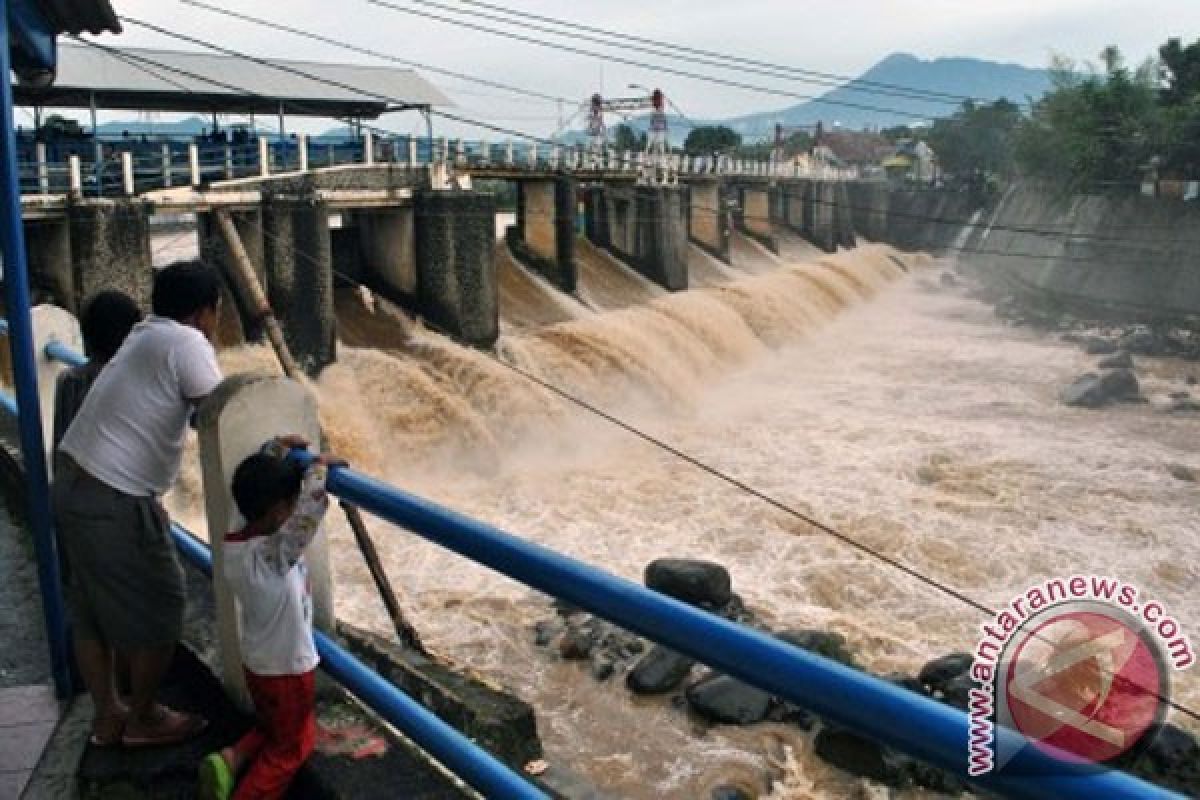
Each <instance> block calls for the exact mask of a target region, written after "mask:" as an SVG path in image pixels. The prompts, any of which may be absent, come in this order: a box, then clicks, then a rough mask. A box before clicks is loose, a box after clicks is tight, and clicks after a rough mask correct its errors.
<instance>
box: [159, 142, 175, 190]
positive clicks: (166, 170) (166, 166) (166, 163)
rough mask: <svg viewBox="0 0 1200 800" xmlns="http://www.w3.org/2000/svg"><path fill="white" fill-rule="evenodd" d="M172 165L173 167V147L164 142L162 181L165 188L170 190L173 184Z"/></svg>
mask: <svg viewBox="0 0 1200 800" xmlns="http://www.w3.org/2000/svg"><path fill="white" fill-rule="evenodd" d="M171 172H172V165H171V145H169V144H168V143H166V142H163V145H162V179H163V186H164V187H166V188H168V189H170V188H171V183H172V177H173V176H172V175H171Z"/></svg>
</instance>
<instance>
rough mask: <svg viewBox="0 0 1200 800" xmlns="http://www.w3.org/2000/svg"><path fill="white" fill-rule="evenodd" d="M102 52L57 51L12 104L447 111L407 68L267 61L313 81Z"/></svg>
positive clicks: (232, 63)
mask: <svg viewBox="0 0 1200 800" xmlns="http://www.w3.org/2000/svg"><path fill="white" fill-rule="evenodd" d="M106 48H107V49H100V48H98V47H89V46H86V45H70V44H62V45H61V46H60V47H59V56H58V75H57V78H56V79H55V83H54V85H53V86H52V87H49V88H46V89H34V88H30V87H21V86H16V85H14V87H13V91H14V93H15V95H16V102H17V103H19V104H22V105H46V106H62V107H74V108H86V107H88V105H89V104H90V102H91V97H92V96H93V95H94V96H95V98H96V105H97V107H99V108H104V109H126V110H145V111H184V112H186V111H205V112H218V113H259V114H273V113H277V112H278V111H279V109H280V106H281V105H282V106H283V110H284V111H285V113H287V114H291V115H298V116H325V117H345V116H349V117H361V118H374V117H377V116H379V114H381V113H382V112H383V111H384V110H385V109H386V108H387V107H388V106H395V105H400V104H407V105H415V106H424V105H432V106H450V105H452V103H451V102H450V100H449V99H448V98H447V97H446V96H445V95H444V94H442V93H441V91H439V90H438V89H437V88H436V87H435V86H433V85H432V84H431V83H429V82H428V81H426V80H425V79H424V78H422V77H421V76H420V75H418V74H417V73H416V72H415V71H413V70H409V69H393V68H391V67H378V66H362V65H354V64H326V63H319V62H313V61H289V60H285V59H270V60H271V61H272V62H273V63H275V64H280V65H283V66H286V67H289V68H292V69H296V70H299V71H301V72H304V73H308V74H311V75H313V76H314V77H316V78H320V79H322V80H314V79H312V78H308V77H304V76H301V75H297V74H293V73H290V72H285V71H283V70H279V69H274V68H272V67H269V66H265V65H262V64H256V63H254V62H252V61H248V60H246V59H243V58H237V57H234V56H225V55H218V54H213V53H196V52H185V51H178V50H153V49H144V48H112V47H108V46H107V45H106ZM325 80H327V81H331V82H332V84H337V85H331V84H330V83H325V82H323V81H325ZM342 86H348V87H349V86H352V87H355V88H356V90H357V91H351V90H349V89H346V88H342ZM233 87H236V88H233Z"/></svg>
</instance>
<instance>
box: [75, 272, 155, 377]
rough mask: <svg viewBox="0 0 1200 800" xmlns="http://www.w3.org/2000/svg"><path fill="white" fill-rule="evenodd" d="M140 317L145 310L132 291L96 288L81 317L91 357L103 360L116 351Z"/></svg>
mask: <svg viewBox="0 0 1200 800" xmlns="http://www.w3.org/2000/svg"><path fill="white" fill-rule="evenodd" d="M141 321H142V310H141V309H140V308H138V306H137V303H135V302H134V301H133V298H132V297H130V296H129V295H127V294H125V293H124V292H120V291H117V290H116V289H105V290H104V291H102V292H97V293H96V294H94V295H92V297H91V298H90V299H89V300H88V301H87V303H86V304H85V305H84V306H83V313H82V314H81V315H80V317H79V327H80V329H81V330H82V331H83V349H84V350H86V351H87V354H88V356H89V357H90V358H92V359H94V360H96V361H99V362H100V363H104V362H105V361H108V360H110V359H111V358H112V357H113V356H115V355H116V354H117V351H118V350H120V349H121V343H122V342H124V341H125V337H126V336H128V335H129V332H130V331H131V330H133V326H134V325H137V324H138V323H139V322H141Z"/></svg>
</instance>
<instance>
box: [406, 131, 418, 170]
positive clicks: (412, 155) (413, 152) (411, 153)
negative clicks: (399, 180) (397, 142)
mask: <svg viewBox="0 0 1200 800" xmlns="http://www.w3.org/2000/svg"><path fill="white" fill-rule="evenodd" d="M408 167H409V169H416V168H417V140H416V139H413V138H411V137H410V138H409V140H408Z"/></svg>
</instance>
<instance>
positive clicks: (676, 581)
mask: <svg viewBox="0 0 1200 800" xmlns="http://www.w3.org/2000/svg"><path fill="white" fill-rule="evenodd" d="M645 581H646V585H647V586H648V587H650V588H651V589H653V590H654V591H656V592H661V593H663V594H665V595H670V596H671V597H674V598H675V599H676V600H682V601H683V602H685V603H691V604H692V605H694V606H701V607H704V608H709V609H716V608H722V607H724V606H726V605H728V604H729V602H730V601H731V600H732V599H733V582H732V581H731V580H730V577H729V570H727V569H725V568H724V567H723V566H721V565H720V564H716V563H714V562H712V561H700V560H697V559H690V558H660V559H658V560H656V561H651V562H650V563H649V564H648V565H647V566H646V574H645Z"/></svg>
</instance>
